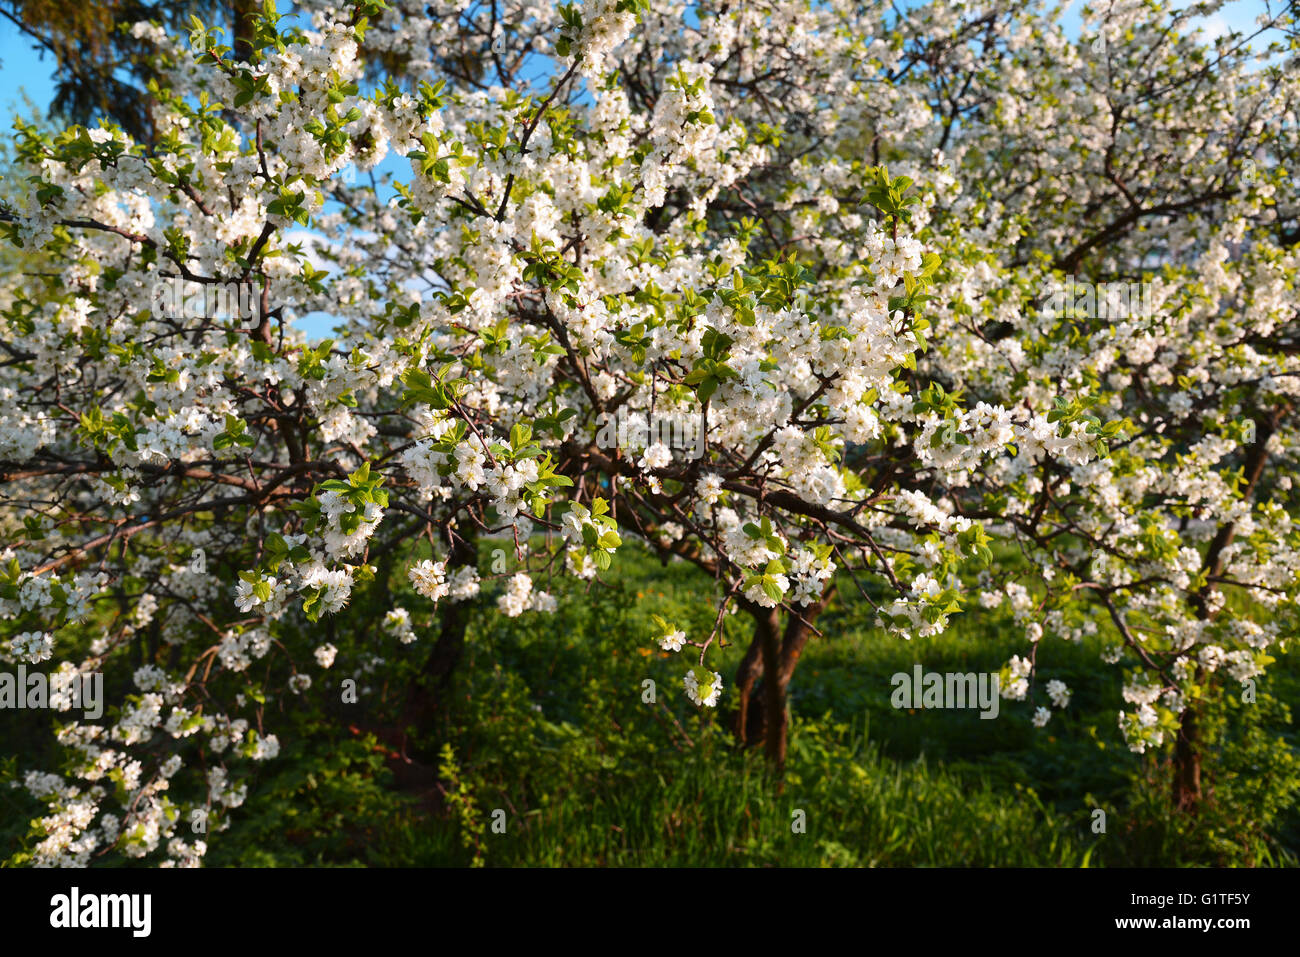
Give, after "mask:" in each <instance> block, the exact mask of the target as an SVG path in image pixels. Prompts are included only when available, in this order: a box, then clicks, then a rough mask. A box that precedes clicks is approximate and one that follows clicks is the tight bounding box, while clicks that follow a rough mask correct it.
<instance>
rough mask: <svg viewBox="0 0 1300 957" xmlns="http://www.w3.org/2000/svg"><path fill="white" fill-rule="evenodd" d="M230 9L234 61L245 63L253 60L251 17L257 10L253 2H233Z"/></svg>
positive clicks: (239, 0) (252, 0)
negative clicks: (232, 27) (233, 39)
mask: <svg viewBox="0 0 1300 957" xmlns="http://www.w3.org/2000/svg"><path fill="white" fill-rule="evenodd" d="M231 7H232V8H231V17H230V18H231V20H232V21H233V26H234V31H233V32H234V35H235V43H234V51H235V59H236V60H243V61H245V62H247V61H249V60H251V59H253V17H255V16H256V15H257V14H258V12H259V9H258V6H257V4H256V2H255V0H233V3H232V5H231Z"/></svg>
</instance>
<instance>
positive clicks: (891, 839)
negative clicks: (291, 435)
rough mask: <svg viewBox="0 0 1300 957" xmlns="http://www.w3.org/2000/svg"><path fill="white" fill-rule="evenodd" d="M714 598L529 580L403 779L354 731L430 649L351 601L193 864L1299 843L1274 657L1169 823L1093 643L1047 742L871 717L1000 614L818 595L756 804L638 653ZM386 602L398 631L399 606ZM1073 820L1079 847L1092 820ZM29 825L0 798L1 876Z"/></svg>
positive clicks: (1073, 668) (936, 720)
mask: <svg viewBox="0 0 1300 957" xmlns="http://www.w3.org/2000/svg"><path fill="white" fill-rule="evenodd" d="M490 563H491V556H490V554H489V552H488V548H487V546H485V556H484V561H483V563H482V565H483V567H488V566H489V565H490ZM539 586H541V587H550V586H547V585H544V584H542V583H539ZM499 587H500V586H499V585H494V586H491V588H490V589H489V590H488V592H487V594H486V595H485V599H486V600H487V601H489V602H490V601H492V600H494V595H495V592H494V591H493V590H492V589H496V588H499ZM712 588H713V583H712V582H711V581H709V580H708V579H707V578H704V577H703V576H701V575H700V574H699V573H698V572H697V571H695V570H694V569H693V568H691V567H690V566H688V565H686V564H683V563H674V564H670V565H668V566H662V565H660V564H659V563H658V562H656V561H655V560H654V559H653V558H652V557H650V556H649V555H647V554H645V553H641V552H637V551H636V550H635V549H633V548H631V547H625V548H624V549H622V550H621V552H620V556H619V560H618V561H617V562H616V563H615V566H614V569H613V572H612V574H611V575H610V576H609V586H608V587H605V586H596V587H594V588H592V589H590V590H589V591H584V589H583V588H582V587H579V586H577V585H576V584H575V583H565V582H559V581H557V582H556V583H554V590H555V591H556V593H557V594H558V595H559V596H560V597H561V599H562V600H561V602H560V610H559V611H558V612H557V613H556V614H555V615H554V616H551V615H538V614H531V613H530V614H526V615H524V616H522V617H520V618H517V619H505V618H503V617H502V616H500V615H498V614H496V613H495V611H494V610H489V611H485V612H484V613H480V614H476V615H475V616H473V618H472V620H471V626H470V630H469V634H468V641H467V648H466V653H465V657H464V660H463V661H462V663H461V666H460V668H459V669H458V671H457V675H456V678H455V683H454V686H453V689H452V693H451V695H450V702H449V710H448V711H447V712H446V714H445V719H444V721H443V722H442V723H441V724H440V725H439V726H438V727H434V728H429V729H426V733H425V735H424V737H423V738H421V739H419V740H417V741H415V742H414V752H415V753H416V754H417V756H421V757H422V758H423V759H424V761H425V762H426V763H427V765H429V767H428V768H427V771H428V774H427V777H426V778H425V780H424V781H423V783H417V784H414V785H412V784H410V783H409V782H407V781H402V780H399V779H398V778H396V777H395V776H394V774H393V768H394V765H393V764H392V762H390V761H388V760H386V758H385V756H384V753H383V749H382V748H381V747H379V745H378V742H377V741H376V739H375V738H374V737H373V736H371V735H370V734H369V733H367V732H365V731H364V730H362V729H365V728H371V727H379V726H382V725H383V724H384V723H385V722H386V721H387V722H389V723H391V720H392V716H393V715H394V714H395V713H396V711H397V709H398V705H399V704H400V701H401V700H402V696H403V694H404V691H405V688H406V686H407V684H408V683H409V681H410V680H411V677H412V675H413V674H414V672H415V669H416V668H417V667H418V665H419V658H420V657H421V654H422V652H423V651H424V650H427V645H428V643H429V642H430V641H431V636H427V635H426V636H424V637H422V638H421V641H420V642H419V643H417V644H416V645H412V646H401V645H398V644H397V643H396V642H395V640H394V639H392V638H391V637H389V636H388V635H386V634H385V633H384V632H383V630H382V629H381V628H380V627H379V625H378V619H379V617H381V616H382V611H383V609H385V608H386V607H388V606H387V605H386V604H385V603H383V602H381V601H379V600H376V599H374V598H367V596H366V595H365V594H358V595H357V596H356V597H355V599H354V602H353V605H352V607H350V608H349V609H347V611H346V612H345V613H344V614H342V615H340V616H338V617H337V619H336V620H334V621H332V622H330V623H328V624H324V625H322V626H321V627H324V628H327V629H328V632H327V637H328V639H329V640H331V641H333V642H334V643H336V644H337V645H338V647H339V649H340V650H339V659H338V664H336V666H335V669H334V671H333V672H331V673H330V674H329V676H327V677H320V678H318V681H317V683H316V684H315V685H314V686H313V692H312V694H310V695H304V696H302V697H301V698H300V699H297V701H298V710H296V711H294V710H285V709H277V710H275V711H274V712H273V713H271V714H270V715H268V724H269V726H268V728H267V730H268V731H275V732H276V733H277V734H278V735H279V737H280V740H281V742H282V746H283V747H282V751H281V755H280V757H279V758H277V759H276V760H275V761H272V762H269V763H267V764H266V765H264V766H259V768H258V776H257V777H256V778H255V779H254V780H253V781H252V782H251V786H250V789H249V794H248V799H247V801H246V803H245V804H244V806H243V807H241V808H239V809H237V810H236V811H235V812H234V813H233V814H231V816H230V822H231V823H230V827H229V828H228V829H227V830H225V831H223V832H222V833H220V834H214V835H211V837H210V841H209V843H210V846H211V850H210V852H209V856H208V864H209V865H210V866H222V865H242V866H259V865H261V866H293V865H332V866H364V865H371V866H383V865H404V866H427V865H452V866H461V865H467V864H473V863H480V864H486V865H487V866H540V865H566V866H575V865H649V866H659V865H687V866H726V865H759V866H770V865H781V866H913V865H919V866H931V865H969V866H989V865H992V866H1068V867H1076V866H1085V865H1086V866H1114V865H1129V866H1132V865H1136V866H1144V865H1228V864H1231V865H1245V866H1254V865H1275V864H1291V863H1294V861H1295V858H1296V855H1297V853H1300V814H1298V813H1297V809H1296V800H1295V799H1296V794H1297V788H1300V740H1297V737H1296V734H1295V730H1294V728H1293V727H1292V725H1291V723H1290V714H1289V712H1288V709H1287V708H1286V707H1285V705H1284V704H1282V702H1286V701H1294V700H1296V699H1297V692H1300V666H1298V665H1297V662H1296V656H1295V655H1294V654H1292V655H1290V656H1280V660H1279V661H1278V663H1277V664H1275V665H1274V666H1273V667H1272V668H1271V669H1270V671H1269V673H1268V675H1267V676H1266V677H1265V678H1264V679H1263V680H1261V681H1260V685H1259V687H1260V692H1261V693H1260V697H1259V701H1258V703H1257V704H1255V705H1250V706H1247V705H1242V704H1241V703H1240V702H1239V701H1237V700H1236V698H1229V699H1225V700H1226V703H1224V704H1221V705H1219V706H1218V707H1216V709H1215V710H1214V711H1213V712H1211V713H1210V715H1209V716H1208V717H1207V721H1206V724H1207V728H1208V730H1209V734H1210V742H1209V744H1210V747H1209V750H1208V753H1207V757H1206V777H1207V788H1208V794H1209V798H1210V800H1209V801H1208V803H1207V805H1206V808H1205V810H1204V812H1203V813H1202V814H1201V815H1200V816H1198V817H1197V818H1195V819H1189V818H1186V817H1179V816H1176V815H1172V814H1170V812H1169V810H1168V806H1167V800H1166V796H1167V794H1168V787H1169V786H1168V776H1167V774H1168V769H1167V768H1166V767H1165V766H1163V765H1162V764H1161V762H1160V761H1159V760H1158V759H1157V758H1155V757H1153V756H1147V757H1139V756H1135V755H1132V754H1130V753H1129V752H1128V751H1127V750H1126V749H1125V747H1124V745H1123V741H1122V739H1121V738H1120V736H1119V733H1118V730H1117V728H1116V724H1115V714H1116V711H1117V710H1118V708H1119V705H1120V701H1121V699H1120V696H1119V687H1120V682H1121V674H1120V671H1119V669H1118V668H1117V667H1110V666H1105V665H1103V664H1101V663H1100V660H1099V658H1098V654H1097V652H1098V647H1099V646H1098V644H1097V642H1099V641H1100V640H1101V639H1100V638H1098V639H1090V640H1085V641H1084V642H1082V643H1079V644H1071V643H1066V642H1061V641H1059V640H1057V641H1052V640H1051V639H1050V636H1049V638H1048V639H1045V641H1044V643H1043V647H1042V648H1041V650H1040V653H1039V662H1040V665H1041V666H1043V667H1044V668H1046V669H1048V670H1050V672H1051V676H1053V677H1060V678H1062V679H1063V680H1064V681H1066V683H1067V684H1068V685H1069V687H1070V688H1071V689H1072V690H1073V692H1074V698H1073V701H1072V703H1071V706H1070V708H1069V709H1068V710H1066V711H1064V712H1057V713H1055V714H1054V716H1053V718H1052V721H1051V723H1050V724H1049V725H1048V727H1047V728H1044V729H1035V728H1033V727H1032V726H1031V724H1030V721H1029V717H1030V714H1029V711H1030V709H1029V708H1028V707H1027V706H1026V705H1024V704H1019V705H1017V704H1014V703H1011V702H1005V701H1004V702H1002V708H1001V711H1000V714H999V716H998V717H997V719H996V720H980V718H979V717H978V714H977V712H975V711H933V710H931V711H926V710H915V711H907V710H896V709H895V708H893V707H892V706H891V704H890V694H891V691H892V686H891V683H890V677H891V676H892V675H893V674H894V673H896V672H900V671H902V672H907V671H910V670H911V668H912V666H913V665H914V664H916V663H920V664H921V665H922V666H923V667H924V669H925V670H927V671H938V672H945V671H961V672H968V671H977V672H978V671H996V670H997V669H998V668H999V667H1000V666H1001V665H1002V664H1003V663H1004V662H1005V661H1006V660H1007V658H1008V657H1009V656H1010V655H1011V654H1014V653H1022V652H1023V651H1024V647H1023V644H1022V642H1023V638H1022V637H1021V635H1020V634H1019V633H1018V630H1017V629H1015V628H1014V627H1012V626H1011V625H1010V622H1009V619H1008V618H1007V617H1006V616H1005V615H1002V614H1000V613H990V612H987V611H983V610H979V609H975V610H972V611H970V612H968V613H965V614H964V615H962V616H960V617H958V618H957V619H956V620H955V624H954V626H953V627H952V628H951V629H950V630H949V631H948V632H946V633H945V634H944V635H942V636H940V637H937V638H933V639H926V640H916V641H911V642H907V641H903V640H900V639H898V638H894V637H891V636H888V635H885V634H882V633H880V632H879V631H877V630H875V629H874V628H873V627H872V626H871V621H870V616H869V614H868V611H869V609H867V608H866V607H865V605H864V604H863V603H861V602H854V601H852V600H845V601H843V602H837V604H835V605H833V606H832V607H831V609H829V610H828V611H827V613H826V614H825V615H824V616H823V617H822V619H821V620H820V621H819V626H820V627H821V628H822V630H823V631H824V633H825V637H823V638H817V639H814V640H813V641H812V643H811V644H810V646H809V648H808V650H807V651H806V652H805V655H804V657H803V660H802V661H801V663H800V665H799V669H798V672H797V673H796V675H795V679H794V683H793V686H792V693H791V708H792V716H793V723H792V731H791V749H790V757H789V765H788V772H787V775H786V780H785V785H784V789H783V790H782V791H781V792H779V793H778V791H777V789H776V787H775V786H774V783H773V782H772V781H771V780H770V779H769V777H768V775H767V771H766V769H765V767H764V765H763V762H762V760H761V758H758V757H756V756H754V755H751V754H745V753H740V752H738V751H737V750H736V749H735V747H734V746H733V744H732V742H731V739H730V737H729V735H728V734H727V733H726V731H725V730H724V728H723V727H722V719H721V716H720V715H719V714H718V713H716V712H714V711H711V710H707V709H706V710H704V711H700V710H697V709H696V708H695V707H694V706H692V705H691V704H690V703H689V702H688V701H687V700H686V698H685V695H684V694H683V692H682V689H681V677H682V674H683V673H684V671H685V663H684V661H683V660H682V658H681V657H680V656H678V655H669V654H665V653H662V652H659V651H658V650H657V649H654V648H653V647H652V644H651V638H652V636H653V634H654V633H655V629H654V625H653V623H652V621H651V617H650V616H651V615H652V614H655V613H657V614H660V615H663V616H664V617H665V618H668V619H669V620H670V621H673V622H675V623H677V624H678V626H679V627H682V628H685V629H686V630H687V631H688V632H689V633H691V634H693V635H699V634H702V633H706V632H707V631H708V629H709V627H710V626H711V624H712V621H713V615H714V611H713V607H714V606H713V604H712V595H713V593H712ZM841 594H844V595H851V594H852V589H849V588H845V589H842V590H841ZM397 600H398V601H399V602H400V603H402V604H404V605H406V606H407V607H409V608H410V609H411V610H412V612H413V613H416V614H417V617H418V612H420V610H421V608H420V602H421V600H420V599H418V598H416V597H415V596H413V595H409V594H407V595H398V596H397ZM748 637H749V628H748V626H747V622H746V620H745V617H744V616H743V615H742V616H739V617H737V618H736V619H734V622H731V623H729V624H728V628H727V639H728V641H729V642H730V643H731V644H730V647H728V648H726V649H725V650H724V653H723V654H722V655H721V656H719V657H717V658H712V659H711V661H713V663H714V667H715V668H716V669H717V670H718V671H720V672H721V673H722V675H723V677H724V682H725V684H724V699H723V705H724V706H725V705H726V704H727V703H728V699H727V697H726V696H727V695H728V694H729V693H730V692H731V690H732V674H733V672H734V668H735V664H736V662H737V660H738V659H739V657H740V655H741V653H742V652H743V650H744V647H745V644H746V642H747V640H748ZM312 638H313V640H322V636H321V635H313V636H312ZM375 653H377V654H379V655H381V656H382V657H383V658H384V659H385V662H386V663H385V664H384V665H382V666H381V667H379V668H377V669H376V670H375V671H374V672H372V673H371V674H370V675H362V680H361V682H360V683H361V685H362V690H363V693H362V696H361V700H360V702H359V703H358V704H355V705H347V706H342V705H339V704H338V702H337V692H336V688H335V687H334V684H335V683H336V682H337V680H339V679H342V678H343V677H346V676H347V675H348V674H359V672H358V671H357V663H358V662H359V661H360V660H361V659H362V658H363V657H364V656H367V655H370V654H375ZM122 678H123V680H126V676H125V675H124V676H122ZM275 680H278V681H281V682H282V681H283V676H280V677H278V678H276V679H275ZM647 680H652V681H654V682H655V692H656V695H655V702H654V704H648V703H646V701H645V691H646V685H645V682H646V681H647ZM23 720H24V721H28V722H31V721H40V720H43V719H42V718H41V716H39V715H27V716H26V717H24V718H23ZM38 730H39V729H36V728H35V727H27V725H23V726H22V727H21V728H19V727H18V725H14V724H13V723H12V722H11V723H10V724H9V725H6V727H5V728H4V729H0V753H3V754H7V755H10V756H11V757H10V758H9V759H7V764H8V765H10V770H11V771H17V770H21V769H25V768H27V767H31V766H40V765H41V763H45V764H48V760H49V758H48V756H47V757H45V758H44V759H43V758H42V757H41V755H39V754H38V753H37V749H38V747H40V742H43V741H47V740H48V737H47V736H45V735H39V734H37V733H36V732H37V731H38ZM435 778H436V780H435ZM175 797H176V799H177V800H178V801H182V802H185V801H186V800H195V799H197V800H201V797H198V796H186V795H184V794H181V793H179V792H178V793H177V794H176V795H175ZM1097 809H1101V810H1103V811H1104V812H1105V814H1106V830H1105V832H1104V833H1096V832H1094V830H1093V829H1092V825H1093V822H1094V820H1095V811H1096V810H1097ZM39 813H40V806H39V805H38V804H36V803H35V802H34V801H30V800H29V799H27V798H25V797H24V796H23V795H22V792H21V791H16V790H12V789H9V788H7V787H4V786H3V784H2V783H0V848H4V849H5V853H0V860H2V859H3V858H4V857H5V856H7V854H8V853H10V852H12V851H13V850H14V849H15V848H16V847H17V846H19V845H20V844H21V843H23V834H24V833H25V831H26V829H27V822H28V821H29V820H31V819H32V818H33V817H35V816H38V815H39ZM494 824H495V825H496V827H495V828H494ZM502 828H503V832H502Z"/></svg>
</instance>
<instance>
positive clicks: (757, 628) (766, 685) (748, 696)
mask: <svg viewBox="0 0 1300 957" xmlns="http://www.w3.org/2000/svg"><path fill="white" fill-rule="evenodd" d="M833 593H834V588H833V587H831V588H828V589H827V590H826V592H825V593H824V594H823V595H822V598H821V600H820V601H819V602H817V603H816V604H813V605H809V606H808V607H806V608H800V609H799V615H794V614H790V613H788V612H787V613H786V620H785V627H784V629H782V627H781V612H780V610H779V609H776V608H763V607H761V606H758V605H754V604H751V603H748V602H742V607H743V608H744V609H745V610H746V611H748V612H749V613H750V615H752V616H753V618H754V637H753V638H752V639H751V641H750V645H749V648H748V650H747V651H746V652H745V657H744V658H742V659H741V662H740V667H739V668H737V670H736V698H737V702H738V703H737V707H736V711H735V712H734V714H733V716H732V724H731V727H732V732H733V733H734V734H735V736H736V740H737V741H739V742H740V743H741V744H742V745H744V746H745V747H757V746H758V744H759V743H760V742H761V743H762V745H763V753H764V755H765V756H766V758H767V761H768V763H769V764H770V765H771V767H772V768H773V770H775V771H776V773H777V775H778V776H779V775H780V774H782V773H783V772H784V770H785V760H786V750H787V747H788V744H789V730H790V716H789V712H788V710H787V706H786V702H787V700H788V693H789V687H790V680H791V679H792V678H793V677H794V670H795V667H796V666H797V665H798V663H799V657H800V655H802V654H803V649H804V647H805V646H806V645H807V643H808V639H809V638H810V637H811V636H812V634H813V631H812V623H813V622H814V621H815V620H816V618H817V616H818V615H819V614H821V612H822V611H824V610H825V608H826V606H827V605H828V604H829V603H830V600H831V597H832V595H833Z"/></svg>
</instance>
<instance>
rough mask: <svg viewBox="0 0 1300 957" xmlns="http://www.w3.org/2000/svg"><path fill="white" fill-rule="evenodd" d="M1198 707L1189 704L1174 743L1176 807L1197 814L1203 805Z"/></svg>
mask: <svg viewBox="0 0 1300 957" xmlns="http://www.w3.org/2000/svg"><path fill="white" fill-rule="evenodd" d="M1197 731H1198V728H1197V715H1196V705H1194V704H1189V705H1188V706H1187V708H1186V709H1185V710H1184V711H1183V713H1182V715H1181V716H1180V720H1179V725H1178V739H1177V741H1175V742H1174V806H1175V807H1176V808H1177V809H1178V810H1179V811H1186V812H1188V813H1190V814H1195V813H1196V811H1197V809H1198V808H1199V807H1200V803H1201V751H1200V747H1199V735H1198V734H1197Z"/></svg>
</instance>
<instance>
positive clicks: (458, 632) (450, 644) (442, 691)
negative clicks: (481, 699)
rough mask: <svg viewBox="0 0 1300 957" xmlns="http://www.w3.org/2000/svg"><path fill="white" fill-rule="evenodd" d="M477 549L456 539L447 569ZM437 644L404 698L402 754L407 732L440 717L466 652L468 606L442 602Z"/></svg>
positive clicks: (470, 561) (474, 556)
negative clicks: (457, 668)
mask: <svg viewBox="0 0 1300 957" xmlns="http://www.w3.org/2000/svg"><path fill="white" fill-rule="evenodd" d="M477 558H478V548H477V545H476V543H475V541H474V540H473V539H472V538H471V539H468V540H467V539H461V538H458V539H457V540H456V542H455V543H454V544H453V545H452V547H451V551H450V552H449V553H448V555H447V569H448V570H449V571H450V570H451V569H453V568H458V567H460V566H461V565H472V564H474V563H475V561H476V560H477ZM438 624H439V628H438V640H437V642H435V644H434V646H433V650H432V651H431V652H430V653H429V657H428V659H427V660H426V661H425V663H424V668H423V671H422V673H421V675H420V677H419V678H418V679H416V681H415V683H414V684H413V685H412V686H411V689H410V691H409V692H408V694H407V700H406V707H405V709H404V714H403V717H402V722H401V726H402V731H401V733H402V749H401V750H402V754H403V755H405V754H406V739H407V735H408V734H409V732H410V729H425V728H428V727H429V725H430V724H432V722H434V721H435V720H436V719H437V718H438V717H439V716H440V715H441V714H442V713H443V710H444V709H443V705H444V698H445V696H446V693H447V690H448V688H449V687H450V686H451V679H452V675H453V674H454V673H455V671H456V666H457V665H458V664H459V663H460V659H461V655H462V654H463V652H464V650H465V630H466V627H467V626H468V625H469V603H468V602H451V601H444V602H443V603H442V606H441V607H440V608H439V609H438Z"/></svg>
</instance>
